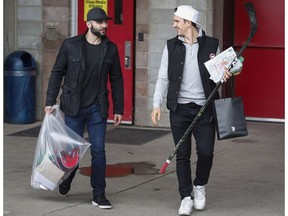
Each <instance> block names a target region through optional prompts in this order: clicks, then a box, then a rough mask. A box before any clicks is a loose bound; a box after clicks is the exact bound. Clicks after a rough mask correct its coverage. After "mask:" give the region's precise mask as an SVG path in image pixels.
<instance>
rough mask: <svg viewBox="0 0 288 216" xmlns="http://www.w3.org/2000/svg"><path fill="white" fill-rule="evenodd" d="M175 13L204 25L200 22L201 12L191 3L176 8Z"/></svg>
mask: <svg viewBox="0 0 288 216" xmlns="http://www.w3.org/2000/svg"><path fill="white" fill-rule="evenodd" d="M174 15H176V16H178V17H181V18H182V19H186V20H189V21H192V22H193V23H195V24H196V25H199V26H202V25H201V24H200V23H199V22H198V18H199V12H198V11H197V10H196V9H194V8H193V7H192V6H190V5H181V6H178V7H176V8H175V9H174Z"/></svg>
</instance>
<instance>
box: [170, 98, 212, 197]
mask: <svg viewBox="0 0 288 216" xmlns="http://www.w3.org/2000/svg"><path fill="white" fill-rule="evenodd" d="M200 108H201V107H200V106H198V105H196V104H194V103H190V104H178V106H177V109H176V111H175V112H172V111H171V112H170V124H171V130H172V135H173V139H174V143H175V145H176V144H177V143H178V141H179V140H180V139H181V138H182V136H183V134H184V133H185V131H186V130H187V128H188V127H189V125H190V124H191V123H192V121H193V119H194V118H195V117H196V115H197V114H198V112H199V110H200ZM206 110H207V111H206V112H204V113H203V114H202V117H201V118H200V119H199V120H198V121H197V123H196V124H195V125H194V127H193V129H192V131H191V133H190V134H189V135H188V136H187V138H186V139H185V141H184V142H183V143H182V145H181V146H180V148H179V149H178V150H177V154H176V172H177V178H178V184H179V193H180V196H181V199H183V198H184V197H187V196H191V193H192V189H193V185H192V176H191V164H190V158H191V144H192V143H191V136H192V133H193V136H194V138H195V140H196V151H197V156H198V160H197V166H196V176H195V179H194V181H193V184H194V185H201V186H202V185H205V184H207V183H208V179H209V175H210V171H211V167H212V163H213V153H214V142H215V125H214V121H213V118H212V115H211V112H209V111H208V108H207V109H206Z"/></svg>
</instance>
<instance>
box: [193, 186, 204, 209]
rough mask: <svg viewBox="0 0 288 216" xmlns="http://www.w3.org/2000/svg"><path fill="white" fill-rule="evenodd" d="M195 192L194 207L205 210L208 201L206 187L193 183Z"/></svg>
mask: <svg viewBox="0 0 288 216" xmlns="http://www.w3.org/2000/svg"><path fill="white" fill-rule="evenodd" d="M193 193H194V209H195V210H203V209H204V207H205V203H206V198H205V187H204V186H194V185H193Z"/></svg>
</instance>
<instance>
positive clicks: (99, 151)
mask: <svg viewBox="0 0 288 216" xmlns="http://www.w3.org/2000/svg"><path fill="white" fill-rule="evenodd" d="M65 123H66V125H67V126H68V127H70V128H71V129H72V130H73V131H75V132H76V133H77V134H79V135H80V136H82V137H83V135H84V129H85V126H86V127H87V130H88V135H89V142H90V143H91V146H90V150H91V156H92V158H91V163H92V167H91V178H90V182H91V186H92V188H93V195H94V196H95V195H99V194H101V193H105V187H106V181H105V172H106V156H105V135H106V127H107V119H106V118H102V117H101V115H100V110H99V106H98V104H92V105H90V106H87V107H85V108H81V109H80V111H79V113H78V114H77V115H76V116H75V117H72V116H69V115H65ZM77 168H78V167H77ZM77 168H76V169H75V170H74V171H73V172H72V173H71V175H70V176H69V178H68V179H66V180H65V181H64V182H63V184H65V185H70V184H71V182H72V180H73V178H74V176H75V173H76V170H77Z"/></svg>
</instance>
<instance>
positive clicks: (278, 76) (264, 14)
mask: <svg viewBox="0 0 288 216" xmlns="http://www.w3.org/2000/svg"><path fill="white" fill-rule="evenodd" d="M245 2H246V0H235V5H234V6H235V9H234V11H235V17H234V19H235V22H234V47H235V48H236V49H238V50H239V49H240V47H241V46H242V45H243V44H244V42H245V41H246V39H247V37H248V34H249V29H250V23H249V19H248V16H247V13H246V11H245V8H244V4H245ZM251 2H252V3H253V4H254V6H255V9H256V15H257V22H258V30H257V32H256V34H255V36H254V38H253V39H252V40H251V43H250V44H249V46H248V47H247V48H246V50H245V51H244V53H243V56H244V58H245V61H244V67H243V70H242V73H241V74H240V75H239V76H237V77H235V80H236V94H237V95H239V96H242V98H243V102H244V108H245V114H246V116H247V117H259V118H276V119H284V0H273V1H271V0H251Z"/></svg>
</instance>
